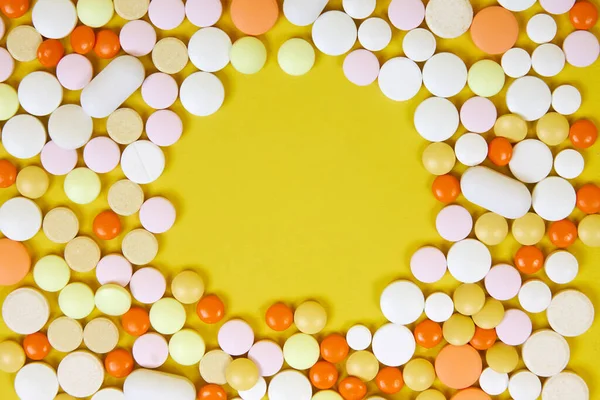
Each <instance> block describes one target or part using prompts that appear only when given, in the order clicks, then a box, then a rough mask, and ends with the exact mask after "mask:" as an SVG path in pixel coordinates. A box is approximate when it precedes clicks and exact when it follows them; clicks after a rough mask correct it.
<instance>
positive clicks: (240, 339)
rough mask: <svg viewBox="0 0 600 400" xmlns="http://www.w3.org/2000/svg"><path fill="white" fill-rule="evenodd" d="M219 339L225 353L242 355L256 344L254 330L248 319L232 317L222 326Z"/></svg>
mask: <svg viewBox="0 0 600 400" xmlns="http://www.w3.org/2000/svg"><path fill="white" fill-rule="evenodd" d="M217 340H218V342H219V346H220V347H221V349H222V350H223V351H224V352H225V353H227V354H229V355H232V356H241V355H242V354H246V353H247V352H248V351H249V350H250V348H251V347H252V345H253V344H254V331H253V330H252V328H251V327H250V325H248V323H247V322H246V321H242V320H241V319H232V320H231V321H227V322H225V323H224V324H223V326H221V329H219V334H218V336H217Z"/></svg>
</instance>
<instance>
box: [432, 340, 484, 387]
mask: <svg viewBox="0 0 600 400" xmlns="http://www.w3.org/2000/svg"><path fill="white" fill-rule="evenodd" d="M481 368H482V361H481V356H480V355H479V353H478V352H477V350H475V349H474V348H473V347H471V346H469V345H464V346H453V345H447V346H446V347H444V348H443V349H442V351H440V353H439V354H438V356H437V358H436V360H435V372H436V373H437V376H438V378H440V381H442V383H443V384H444V385H446V386H448V387H450V388H452V389H464V388H467V387H469V386H471V385H473V384H474V383H475V382H477V379H479V376H480V375H481Z"/></svg>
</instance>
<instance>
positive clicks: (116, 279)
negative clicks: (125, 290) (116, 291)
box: [96, 254, 132, 287]
mask: <svg viewBox="0 0 600 400" xmlns="http://www.w3.org/2000/svg"><path fill="white" fill-rule="evenodd" d="M131 274H132V269H131V264H130V263H129V261H127V259H126V258H125V257H123V256H122V255H120V254H109V255H107V256H104V257H102V259H100V261H99V262H98V265H97V266H96V278H97V279H98V282H99V283H100V284H101V285H106V284H107V283H115V284H117V285H119V286H123V287H125V286H127V284H129V281H130V280H131Z"/></svg>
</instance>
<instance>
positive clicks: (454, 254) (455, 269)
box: [447, 239, 492, 283]
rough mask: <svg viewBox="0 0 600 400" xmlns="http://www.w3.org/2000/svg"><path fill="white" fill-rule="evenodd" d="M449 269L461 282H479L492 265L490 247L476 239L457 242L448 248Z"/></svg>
mask: <svg viewBox="0 0 600 400" xmlns="http://www.w3.org/2000/svg"><path fill="white" fill-rule="evenodd" d="M447 259H448V271H450V274H451V275H452V276H453V277H454V278H456V280H458V281H459V282H463V283H475V282H479V281H480V280H482V279H483V278H485V276H486V275H487V273H488V272H489V270H490V268H491V267H492V255H491V254H490V251H489V249H488V248H487V247H486V246H485V245H484V244H483V243H481V242H480V241H479V240H475V239H465V240H461V241H460V242H456V243H454V244H453V245H452V247H450V250H448V256H447Z"/></svg>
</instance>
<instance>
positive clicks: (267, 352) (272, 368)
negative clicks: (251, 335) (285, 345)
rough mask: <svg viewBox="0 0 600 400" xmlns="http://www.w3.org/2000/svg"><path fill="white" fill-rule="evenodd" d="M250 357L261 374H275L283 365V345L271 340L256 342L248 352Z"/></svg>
mask: <svg viewBox="0 0 600 400" xmlns="http://www.w3.org/2000/svg"><path fill="white" fill-rule="evenodd" d="M248 358H249V359H250V360H252V361H254V363H255V364H256V366H257V367H258V372H259V373H260V375H261V376H273V375H275V374H276V373H278V372H279V371H280V370H281V367H283V351H282V350H281V346H279V345H278V344H277V343H275V342H273V341H271V340H261V341H259V342H256V343H254V345H253V346H252V347H251V348H250V351H249V352H248Z"/></svg>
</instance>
